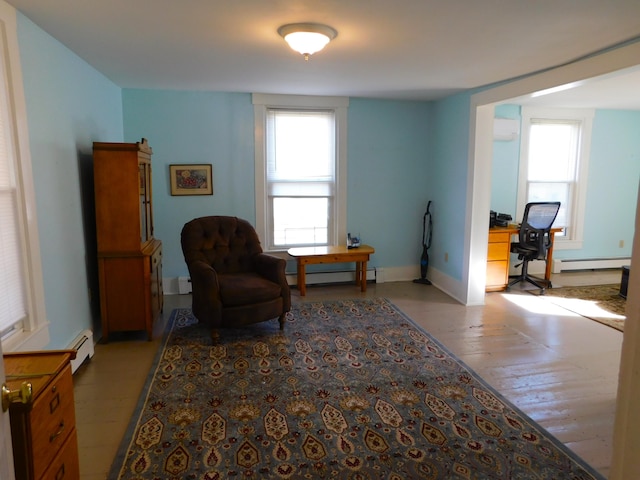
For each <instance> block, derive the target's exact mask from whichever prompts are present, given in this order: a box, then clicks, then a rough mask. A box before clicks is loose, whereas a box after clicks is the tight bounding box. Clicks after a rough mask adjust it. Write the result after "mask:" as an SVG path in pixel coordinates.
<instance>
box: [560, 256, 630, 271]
mask: <svg viewBox="0 0 640 480" xmlns="http://www.w3.org/2000/svg"><path fill="white" fill-rule="evenodd" d="M630 264H631V259H630V258H591V259H581V260H554V261H553V273H560V272H568V271H570V270H600V269H606V268H622V267H623V266H625V265H630Z"/></svg>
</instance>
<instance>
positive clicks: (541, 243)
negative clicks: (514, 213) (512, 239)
mask: <svg viewBox="0 0 640 480" xmlns="http://www.w3.org/2000/svg"><path fill="white" fill-rule="evenodd" d="M559 210H560V202H531V203H528V204H527V205H526V207H525V209H524V216H523V218H522V224H521V225H520V232H519V240H520V246H521V247H524V248H529V249H531V251H532V254H531V256H532V257H535V258H537V259H539V260H543V259H544V258H546V255H547V250H549V247H550V246H551V236H550V231H551V226H552V225H553V222H554V221H555V219H556V217H557V216H558V211H559ZM534 253H535V255H534Z"/></svg>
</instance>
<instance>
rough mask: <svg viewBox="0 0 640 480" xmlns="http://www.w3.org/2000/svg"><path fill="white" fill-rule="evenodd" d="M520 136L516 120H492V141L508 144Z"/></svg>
mask: <svg viewBox="0 0 640 480" xmlns="http://www.w3.org/2000/svg"><path fill="white" fill-rule="evenodd" d="M518 135H520V121H519V120H518V119H516V118H494V119H493V139H494V140H496V141H501V142H510V141H512V140H515V139H516V138H518Z"/></svg>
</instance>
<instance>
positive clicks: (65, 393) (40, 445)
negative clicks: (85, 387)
mask: <svg viewBox="0 0 640 480" xmlns="http://www.w3.org/2000/svg"><path fill="white" fill-rule="evenodd" d="M29 423H30V428H31V439H32V442H33V443H32V447H31V448H32V452H33V473H34V477H35V478H40V477H41V475H42V474H43V473H44V471H45V470H46V469H47V466H48V465H49V464H50V463H51V461H52V460H53V458H54V457H55V456H56V454H57V453H58V451H59V450H60V448H61V446H62V444H63V443H64V442H65V440H66V439H67V437H69V434H70V433H71V432H72V431H74V429H75V423H76V422H75V413H74V402H73V378H72V376H71V365H67V366H66V367H65V368H64V369H63V370H62V371H61V372H60V373H59V374H58V375H57V376H56V378H55V379H54V380H53V381H52V382H51V384H49V385H48V386H47V388H46V390H45V391H43V392H42V393H41V394H40V395H39V396H38V398H37V399H36V401H35V402H34V403H33V408H32V410H31V415H30V421H29Z"/></svg>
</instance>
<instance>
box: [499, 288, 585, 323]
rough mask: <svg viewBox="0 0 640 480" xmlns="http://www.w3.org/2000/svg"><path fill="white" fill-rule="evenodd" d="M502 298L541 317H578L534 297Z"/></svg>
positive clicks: (510, 295)
mask: <svg viewBox="0 0 640 480" xmlns="http://www.w3.org/2000/svg"><path fill="white" fill-rule="evenodd" d="M502 296H503V297H504V298H505V299H507V300H508V301H510V302H511V303H513V304H515V305H517V306H518V307H520V308H523V309H525V310H527V311H529V312H531V313H537V314H541V315H564V316H569V317H579V316H580V315H578V314H577V313H574V312H570V311H567V310H566V309H565V308H562V307H560V306H558V305H556V304H554V303H551V302H546V301H544V300H543V299H541V298H538V297H536V296H534V295H514V294H510V293H503V294H502Z"/></svg>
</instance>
